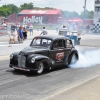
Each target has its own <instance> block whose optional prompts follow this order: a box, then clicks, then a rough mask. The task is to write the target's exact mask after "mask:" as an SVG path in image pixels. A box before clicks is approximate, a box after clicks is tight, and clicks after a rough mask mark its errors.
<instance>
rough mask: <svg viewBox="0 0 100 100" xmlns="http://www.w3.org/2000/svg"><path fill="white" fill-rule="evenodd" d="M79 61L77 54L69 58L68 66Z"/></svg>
mask: <svg viewBox="0 0 100 100" xmlns="http://www.w3.org/2000/svg"><path fill="white" fill-rule="evenodd" d="M77 60H78V56H77V54H76V53H73V54H72V55H71V56H70V58H69V62H68V65H70V64H75V63H76V62H77Z"/></svg>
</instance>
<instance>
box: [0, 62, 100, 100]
mask: <svg viewBox="0 0 100 100" xmlns="http://www.w3.org/2000/svg"><path fill="white" fill-rule="evenodd" d="M99 69H100V65H98V66H93V67H88V68H77V69H73V68H62V69H56V70H53V71H51V72H44V74H42V75H35V74H32V73H26V72H16V71H14V70H13V69H11V68H9V60H5V61H0V98H1V99H0V100H6V99H7V100H23V99H24V100H32V99H34V100H45V99H46V98H49V97H52V96H53V95H56V94H58V93H60V92H61V91H64V90H68V89H70V88H73V87H74V86H77V85H79V84H82V83H84V82H86V81H88V80H90V79H92V78H95V77H97V76H98V75H100V70H99ZM4 95H6V97H5V96H4ZM11 95H12V98H10V96H11ZM18 95H19V96H23V98H19V99H18V98H14V97H13V96H16V97H17V96H18Z"/></svg>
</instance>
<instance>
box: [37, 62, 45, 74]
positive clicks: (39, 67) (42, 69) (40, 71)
mask: <svg viewBox="0 0 100 100" xmlns="http://www.w3.org/2000/svg"><path fill="white" fill-rule="evenodd" d="M43 71H44V64H43V63H42V62H40V63H39V66H38V70H37V74H42V73H43Z"/></svg>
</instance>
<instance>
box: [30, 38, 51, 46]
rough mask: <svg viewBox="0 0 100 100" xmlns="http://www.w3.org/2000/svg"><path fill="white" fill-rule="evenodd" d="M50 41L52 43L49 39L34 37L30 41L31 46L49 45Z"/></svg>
mask: <svg viewBox="0 0 100 100" xmlns="http://www.w3.org/2000/svg"><path fill="white" fill-rule="evenodd" d="M51 43H52V40H51V39H46V38H39V37H36V38H34V39H33V41H32V43H31V46H44V47H50V46H51Z"/></svg>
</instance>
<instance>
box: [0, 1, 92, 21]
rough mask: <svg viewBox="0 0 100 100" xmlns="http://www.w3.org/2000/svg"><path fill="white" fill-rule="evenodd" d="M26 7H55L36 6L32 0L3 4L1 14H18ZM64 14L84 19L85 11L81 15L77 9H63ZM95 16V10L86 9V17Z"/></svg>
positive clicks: (0, 8)
mask: <svg viewBox="0 0 100 100" xmlns="http://www.w3.org/2000/svg"><path fill="white" fill-rule="evenodd" d="M24 9H54V8H51V7H45V8H40V7H34V3H32V2H30V3H24V4H22V5H20V7H17V6H16V5H14V4H8V5H3V6H1V7H0V16H4V17H7V16H9V15H11V14H17V13H19V12H20V11H21V10H24ZM63 14H64V15H65V17H66V19H70V18H82V19H84V12H81V14H80V15H79V14H78V13H77V12H75V11H73V12H69V11H63ZM93 16H94V12H93V11H88V10H86V16H85V18H88V19H92V18H93Z"/></svg>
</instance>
